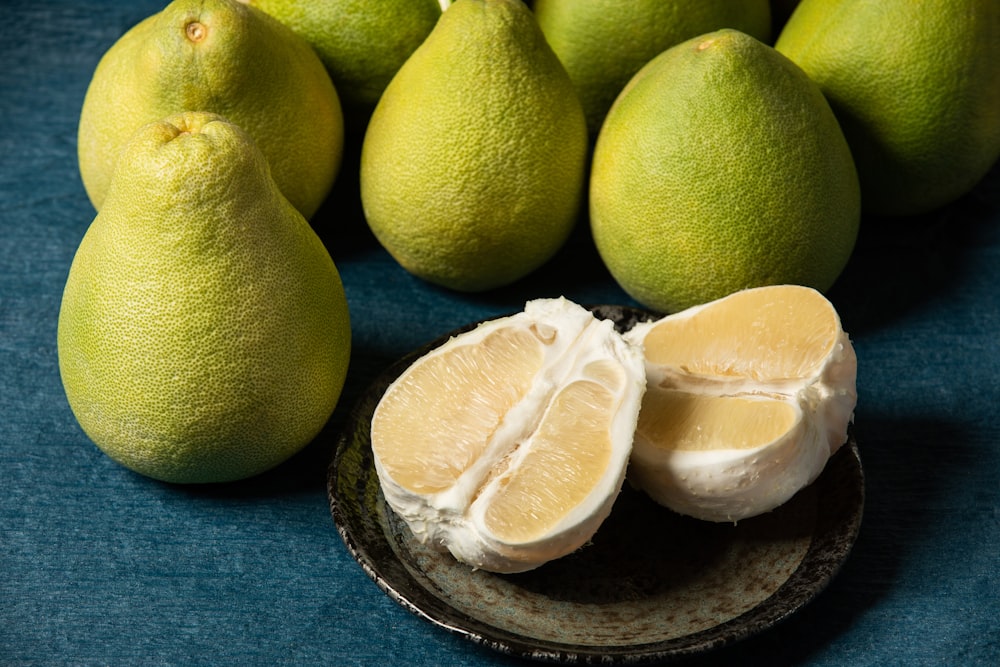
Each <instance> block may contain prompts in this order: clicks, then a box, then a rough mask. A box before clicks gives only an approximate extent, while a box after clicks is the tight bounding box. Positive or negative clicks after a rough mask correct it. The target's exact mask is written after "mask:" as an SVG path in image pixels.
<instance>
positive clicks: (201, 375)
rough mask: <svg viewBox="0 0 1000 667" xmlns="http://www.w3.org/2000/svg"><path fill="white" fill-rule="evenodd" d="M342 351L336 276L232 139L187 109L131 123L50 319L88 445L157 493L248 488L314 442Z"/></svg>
mask: <svg viewBox="0 0 1000 667" xmlns="http://www.w3.org/2000/svg"><path fill="white" fill-rule="evenodd" d="M350 346H351V331H350V318H349V313H348V307H347V300H346V298H345V294H344V288H343V285H342V284H341V281H340V276H339V274H338V272H337V269H336V267H335V266H334V264H333V261H332V260H331V258H330V255H329V254H328V253H327V251H326V248H325V247H324V246H323V244H322V242H321V241H320V240H319V237H317V236H316V234H315V232H314V231H313V230H312V228H311V227H310V226H309V223H308V222H307V221H306V219H305V218H304V217H303V216H302V214H301V213H299V212H298V210H296V209H295V207H294V206H292V205H291V203H289V201H288V200H287V199H286V198H285V197H284V196H283V195H282V194H281V192H280V191H279V190H278V187H277V185H276V184H275V182H274V180H273V179H272V178H271V175H270V171H269V169H268V165H267V162H266V160H265V159H264V156H263V155H262V154H261V152H260V150H259V149H258V148H257V146H256V145H255V144H254V143H253V141H252V140H251V138H250V137H249V135H248V134H247V133H246V132H244V131H243V130H242V129H240V128H239V127H237V126H236V125H234V124H232V123H230V122H228V121H226V120H225V119H223V118H222V117H220V116H216V115H213V114H204V113H195V112H191V113H186V114H180V115H178V116H172V117H169V118H167V119H164V120H162V121H158V122H155V123H151V124H148V125H145V126H143V127H142V128H140V129H139V130H138V131H137V132H136V133H135V134H134V135H133V138H132V139H131V140H130V141H129V142H127V143H126V145H125V148H124V150H123V152H122V154H121V157H120V159H119V160H118V166H117V168H116V170H115V175H114V177H113V178H112V180H111V183H110V186H109V188H108V194H107V198H106V200H105V203H104V206H102V207H101V210H100V211H99V212H98V214H97V217H96V218H95V219H94V221H93V223H92V224H91V226H90V227H89V229H88V230H87V232H86V234H85V236H84V238H83V240H82V242H81V243H80V246H79V248H78V249H77V252H76V255H75V257H74V258H73V263H72V266H71V267H70V271H69V276H68V277H67V280H66V287H65V290H64V292H63V298H62V305H61V308H60V311H59V324H58V352H59V369H60V373H61V376H62V381H63V385H64V387H65V390H66V396H67V398H68V399H69V404H70V407H71V408H72V409H73V413H74V414H75V415H76V418H77V420H78V421H79V423H80V425H81V427H82V428H83V430H84V432H86V434H87V435H88V436H89V437H90V438H91V439H92V440H93V441H94V443H95V444H96V445H97V446H98V447H99V448H100V449H101V450H102V451H104V452H105V453H106V454H107V455H108V456H110V457H111V458H112V459H114V460H116V461H118V462H119V463H121V464H122V465H124V466H126V467H128V468H131V469H132V470H135V471H137V472H139V473H141V474H144V475H147V476H149V477H153V478H156V479H160V480H164V481H169V482H177V483H196V482H223V481H231V480H236V479H242V478H245V477H249V476H252V475H256V474H258V473H260V472H263V471H265V470H268V469H269V468H272V467H274V466H276V465H278V464H279V463H281V462H282V461H284V460H286V459H288V458H289V457H290V456H292V455H293V454H295V453H296V452H298V451H299V450H301V449H302V448H303V447H305V446H306V445H307V444H308V443H309V442H310V441H311V440H312V439H313V438H314V437H315V436H316V434H317V433H319V431H320V429H321V428H322V427H323V426H324V424H325V423H326V421H327V419H328V418H329V417H330V414H331V412H332V411H333V409H334V406H335V405H336V403H337V401H338V397H339V395H340V391H341V388H342V386H343V383H344V379H345V376H346V373H347V366H348V363H349V360H350Z"/></svg>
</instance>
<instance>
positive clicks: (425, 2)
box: [241, 0, 441, 117]
mask: <svg viewBox="0 0 1000 667" xmlns="http://www.w3.org/2000/svg"><path fill="white" fill-rule="evenodd" d="M241 2H245V3H246V4H248V5H252V6H254V7H257V8H258V9H261V10H263V11H265V12H267V13H268V14H270V15H271V16H273V17H275V18H276V19H278V20H279V21H281V22H282V23H284V24H285V25H287V26H288V27H289V28H291V29H292V30H293V31H295V32H296V33H297V34H298V35H300V36H301V37H303V38H304V39H305V40H306V41H307V42H309V44H311V45H312V47H313V48H314V49H315V50H316V53H317V54H318V55H319V57H320V60H322V61H323V64H324V65H326V69H327V71H328V72H329V73H330V78H332V79H333V82H334V85H335V86H336V88H337V93H338V94H339V95H340V101H341V102H342V103H343V105H344V107H345V110H347V111H350V112H352V113H353V114H354V115H356V116H361V117H366V116H367V115H369V114H370V113H371V111H372V109H374V108H375V105H376V104H377V103H378V99H379V97H381V96H382V91H383V90H385V87H386V86H387V85H389V81H390V80H392V77H393V76H395V74H396V72H397V71H398V70H399V68H400V67H401V66H402V65H403V63H404V62H406V59H407V58H409V57H410V55H411V54H412V53H413V52H414V51H415V50H416V48H417V47H418V46H420V45H421V44H422V43H423V41H424V40H425V39H426V38H427V35H429V34H430V32H431V30H433V29H434V25H435V24H436V23H437V20H438V19H439V18H440V17H441V5H440V3H439V1H438V0H378V2H371V1H370V0H309V1H308V2H299V1H296V0H241Z"/></svg>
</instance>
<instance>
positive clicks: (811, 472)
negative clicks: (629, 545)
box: [625, 285, 857, 521]
mask: <svg viewBox="0 0 1000 667" xmlns="http://www.w3.org/2000/svg"><path fill="white" fill-rule="evenodd" d="M625 338H626V339H627V340H628V341H629V342H631V343H633V344H636V345H641V346H642V347H643V350H644V356H645V365H646V377H647V389H646V392H645V395H644V398H643V404H642V410H641V412H640V414H639V421H638V427H637V429H636V434H635V442H634V443H633V452H632V461H631V467H630V470H629V480H630V482H631V483H632V484H633V485H634V486H636V487H638V488H640V489H642V490H644V491H645V492H646V493H647V494H648V495H649V496H650V497H651V498H653V499H654V500H656V501H657V502H659V503H660V504H662V505H665V506H666V507H669V508H671V509H673V510H674V511H677V512H679V513H681V514H686V515H690V516H693V517H696V518H699V519H704V520H708V521H738V520H740V519H745V518H748V517H752V516H755V515H758V514H761V513H764V512H767V511H770V510H772V509H774V508H775V507H777V506H779V505H781V504H783V503H784V502H785V501H787V500H788V499H790V498H791V497H792V496H793V495H795V493H797V492H798V491H799V490H800V489H802V488H803V487H805V486H807V485H808V484H810V483H812V481H814V480H815V479H816V477H818V476H819V474H820V473H821V472H822V470H823V468H824V466H825V464H826V461H827V460H828V459H829V457H830V456H831V455H832V454H833V453H835V452H836V451H837V449H839V448H840V446H841V445H842V444H843V443H844V442H845V441H846V440H847V429H848V425H849V423H850V422H851V420H852V419H853V411H854V407H855V404H856V402H857V392H856V388H855V382H856V374H857V357H856V355H855V352H854V349H853V347H852V345H851V342H850V339H849V337H848V335H847V334H846V333H845V332H844V330H843V329H842V326H841V321H840V317H839V315H838V314H837V312H836V310H835V309H834V307H833V305H832V304H831V303H830V301H829V300H827V299H826V297H824V296H823V295H822V294H821V293H819V292H818V291H816V290H814V289H812V288H808V287H802V286H798V285H778V286H769V287H760V288H755V289H748V290H743V291H739V292H736V293H733V294H731V295H729V296H726V297H723V298H721V299H718V300H715V301H712V302H709V303H706V304H702V305H699V306H695V307H692V308H689V309H687V310H684V311H681V312H679V313H676V314H673V315H668V316H666V317H664V318H661V319H658V320H654V321H652V322H645V323H640V324H637V325H636V326H635V327H633V328H632V329H631V330H630V331H629V332H628V333H626V334H625Z"/></svg>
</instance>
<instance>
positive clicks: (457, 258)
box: [360, 0, 588, 292]
mask: <svg viewBox="0 0 1000 667" xmlns="http://www.w3.org/2000/svg"><path fill="white" fill-rule="evenodd" d="M587 150H588V147H587V127H586V121H585V119H584V116H583V109H582V107H581V106H580V101H579V99H578V98H577V96H576V92H575V91H574V89H573V84H572V83H571V82H570V80H569V75H567V74H566V70H565V68H563V66H562V64H561V63H560V62H559V59H558V58H556V56H555V54H554V53H553V52H552V49H551V48H549V46H548V44H547V43H546V41H545V37H544V35H542V32H541V30H540V29H539V28H538V24H537V22H536V21H535V18H534V16H533V15H532V13H531V11H530V10H529V9H528V8H527V7H526V6H525V4H524V3H523V2H522V1H521V0H457V2H455V3H454V4H452V5H451V6H450V7H449V8H448V9H447V10H446V11H445V12H444V13H443V14H442V15H441V18H440V20H439V21H438V23H437V25H436V26H435V27H434V30H433V31H432V32H431V34H430V36H428V38H427V40H426V41H424V43H423V44H421V45H420V47H419V48H418V49H417V50H416V51H414V53H413V55H412V56H410V58H409V59H408V60H407V61H406V63H405V64H404V65H403V66H402V67H401V68H400V69H399V72H397V73H396V76H395V77H394V78H393V79H392V81H391V82H390V83H389V86H388V87H387V88H386V89H385V93H383V95H382V98H381V99H380V100H379V103H378V105H377V106H376V107H375V111H374V113H373V114H372V117H371V121H370V123H369V125H368V130H367V132H366V134H365V138H364V144H363V146H362V151H361V172H360V179H361V201H362V205H363V209H364V214H365V218H366V219H367V221H368V225H369V226H370V227H371V230H372V232H373V233H374V234H375V237H376V238H377V239H378V241H379V242H380V243H381V244H382V245H383V246H384V247H385V248H386V250H388V252H389V253H390V254H391V255H392V256H393V257H394V258H395V259H396V261H397V262H399V264H400V265H401V266H403V267H404V268H405V269H406V270H407V271H409V272H410V273H412V274H414V275H416V276H418V277H420V278H422V279H424V280H426V281H428V282H431V283H434V284H437V285H442V286H444V287H448V288H451V289H455V290H461V291H467V292H475V291H483V290H488V289H493V288H496V287H500V286H503V285H507V284H509V283H512V282H514V281H515V280H518V279H520V278H522V277H524V276H526V275H528V274H529V273H531V272H532V271H534V270H535V269H537V268H539V267H540V266H541V265H542V264H544V263H545V262H547V261H548V260H549V259H550V258H551V257H552V256H553V255H554V254H555V253H556V252H557V251H558V250H559V249H560V248H561V247H562V245H563V243H564V242H565V241H566V239H567V238H568V237H569V234H570V232H571V231H572V229H573V227H574V225H575V223H576V221H577V218H578V215H579V213H580V210H581V208H582V200H583V194H584V182H585V176H586V159H587Z"/></svg>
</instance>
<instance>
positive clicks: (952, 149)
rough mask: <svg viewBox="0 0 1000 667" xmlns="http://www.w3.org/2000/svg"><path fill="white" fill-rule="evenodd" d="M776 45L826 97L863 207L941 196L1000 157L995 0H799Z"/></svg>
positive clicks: (971, 181)
mask: <svg viewBox="0 0 1000 667" xmlns="http://www.w3.org/2000/svg"><path fill="white" fill-rule="evenodd" d="M887 29H888V30H891V31H892V34H893V35H894V36H892V37H890V36H889V34H888V33H887V32H886V31H887ZM775 48H776V49H777V50H778V51H780V52H781V53H783V54H785V55H786V56H788V57H789V58H790V59H791V60H793V61H794V62H795V63H796V64H798V65H799V66H800V67H801V68H802V69H804V70H805V71H806V73H807V74H808V75H809V76H810V78H812V79H813V80H814V81H816V82H817V83H818V84H819V87H820V88H821V89H822V90H823V94H824V95H826V97H827V99H828V100H829V101H830V106H831V107H832V108H833V111H834V113H836V114H837V119H838V120H839V121H840V124H841V126H842V127H843V128H844V135H845V136H846V137H847V142H848V143H849V144H850V146H851V151H852V152H853V153H854V160H855V162H856V163H857V167H858V176H859V178H860V180H861V195H862V201H863V203H864V207H865V210H866V211H869V212H872V213H877V214H883V215H914V214H919V213H925V212H927V211H930V210H932V209H935V208H938V207H940V206H943V205H945V204H948V203H949V202H951V201H954V200H955V199H957V198H958V197H960V196H962V195H963V194H965V193H966V192H968V191H969V190H971V189H972V187H973V186H974V185H975V184H976V183H978V182H979V181H980V180H981V179H982V178H983V176H985V175H986V172H987V171H989V169H990V167H992V166H993V164H994V163H995V162H996V161H997V159H998V158H1000V2H997V0H924V1H923V2H913V1H912V0H879V1H878V2H873V1H870V0H803V1H802V2H801V3H800V4H799V6H798V7H797V8H796V9H795V11H794V12H793V13H792V15H791V17H790V18H789V20H788V23H787V24H786V25H785V27H784V29H783V30H782V31H781V35H780V36H779V38H778V41H777V42H776V43H775Z"/></svg>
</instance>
